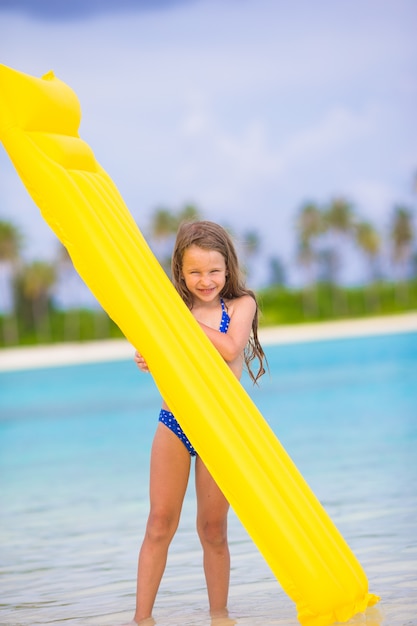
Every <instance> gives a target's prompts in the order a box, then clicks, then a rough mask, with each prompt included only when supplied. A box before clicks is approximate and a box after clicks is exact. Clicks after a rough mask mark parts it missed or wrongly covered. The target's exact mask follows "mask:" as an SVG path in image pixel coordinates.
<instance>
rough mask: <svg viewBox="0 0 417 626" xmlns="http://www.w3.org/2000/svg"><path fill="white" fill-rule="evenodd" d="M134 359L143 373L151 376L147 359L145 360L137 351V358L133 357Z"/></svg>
mask: <svg viewBox="0 0 417 626" xmlns="http://www.w3.org/2000/svg"><path fill="white" fill-rule="evenodd" d="M133 359H134V361H135V363H136V365H137V366H138V368H139V369H140V371H141V372H145V373H146V374H149V367H148V365H147V363H146V361H145V359H144V358H143V356H142V355H141V354H139V352H138V351H137V350H136V352H135V356H134V357H133Z"/></svg>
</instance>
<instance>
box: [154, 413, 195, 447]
mask: <svg viewBox="0 0 417 626" xmlns="http://www.w3.org/2000/svg"><path fill="white" fill-rule="evenodd" d="M159 421H160V422H162V424H165V426H167V427H168V428H169V430H172V432H173V433H174V435H177V437H178V439H181V441H182V443H183V444H184V445H185V447H186V448H187V450H188V452H189V453H190V455H191V456H196V455H197V452H196V451H195V450H194V448H193V446H192V445H191V443H190V440H189V439H188V437H187V435H186V434H185V432H184V431H183V429H182V428H181V426H180V425H179V424H178V422H177V420H176V419H175V417H174V415H173V414H172V413H171V411H165V409H161V412H160V414H159Z"/></svg>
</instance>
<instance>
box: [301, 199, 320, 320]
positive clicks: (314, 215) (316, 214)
mask: <svg viewBox="0 0 417 626" xmlns="http://www.w3.org/2000/svg"><path fill="white" fill-rule="evenodd" d="M296 225H297V238H298V242H297V261H298V263H299V264H300V265H301V266H302V267H303V268H304V270H305V275H306V279H305V287H304V290H303V291H304V294H303V305H304V315H305V316H309V315H310V314H315V313H316V312H317V292H316V285H317V263H318V253H317V245H316V244H317V241H318V239H319V238H320V236H321V235H322V233H323V227H324V225H323V214H322V211H321V210H320V209H319V207H318V206H317V205H316V204H314V203H313V202H306V203H305V204H304V205H302V207H301V208H300V210H299V212H298V217H297V222H296Z"/></svg>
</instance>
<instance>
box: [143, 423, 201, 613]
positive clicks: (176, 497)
mask: <svg viewBox="0 0 417 626" xmlns="http://www.w3.org/2000/svg"><path fill="white" fill-rule="evenodd" d="M189 474H190V455H189V453H188V451H187V449H186V448H185V446H184V444H183V443H182V442H181V441H180V440H179V439H178V437H177V436H176V435H175V434H174V433H173V432H172V431H170V430H169V428H167V427H166V426H165V425H164V424H161V423H159V424H158V428H157V430H156V433H155V438H154V441H153V445H152V452H151V470H150V505H151V506H150V513H149V517H148V523H147V526H146V533H145V537H144V540H143V543H142V548H141V550H140V553H139V563H138V578H137V591H136V612H135V617H134V619H135V621H136V622H139V621H140V620H144V619H146V618H149V617H150V616H151V614H152V609H153V605H154V602H155V598H156V594H157V591H158V588H159V584H160V582H161V578H162V575H163V573H164V570H165V565H166V560H167V555H168V548H169V544H170V543H171V540H172V538H173V536H174V534H175V531H176V529H177V527H178V522H179V519H180V513H181V508H182V503H183V500H184V495H185V491H186V489H187V483H188V477H189Z"/></svg>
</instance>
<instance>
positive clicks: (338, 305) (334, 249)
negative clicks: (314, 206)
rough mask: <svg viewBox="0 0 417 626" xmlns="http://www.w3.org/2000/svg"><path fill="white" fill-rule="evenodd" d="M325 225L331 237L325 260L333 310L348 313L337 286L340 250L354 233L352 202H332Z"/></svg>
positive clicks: (340, 198) (325, 218)
mask: <svg viewBox="0 0 417 626" xmlns="http://www.w3.org/2000/svg"><path fill="white" fill-rule="evenodd" d="M324 224H325V230H326V231H327V233H328V235H329V239H330V241H329V243H330V246H329V248H328V249H327V250H325V251H324V255H323V258H325V259H326V260H327V263H328V267H327V271H328V272H329V279H330V283H331V285H332V292H333V308H334V310H335V312H336V313H346V312H347V310H346V309H347V302H346V299H345V298H342V293H341V292H340V291H339V290H337V289H336V285H337V282H338V278H339V276H338V274H339V270H340V267H341V258H340V250H341V249H342V248H343V245H344V243H345V242H346V240H347V238H348V237H350V236H351V235H352V234H353V231H354V214H353V208H352V205H351V204H350V202H348V201H347V200H346V199H345V198H342V197H339V198H335V199H334V200H332V201H331V202H330V204H329V206H328V208H327V209H326V210H325V211H324Z"/></svg>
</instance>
